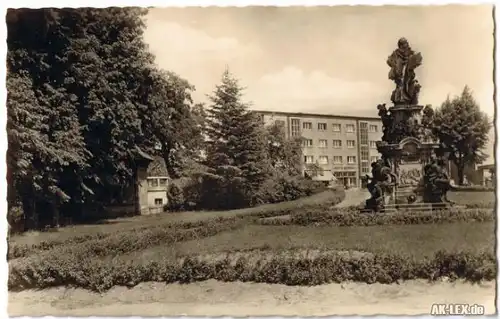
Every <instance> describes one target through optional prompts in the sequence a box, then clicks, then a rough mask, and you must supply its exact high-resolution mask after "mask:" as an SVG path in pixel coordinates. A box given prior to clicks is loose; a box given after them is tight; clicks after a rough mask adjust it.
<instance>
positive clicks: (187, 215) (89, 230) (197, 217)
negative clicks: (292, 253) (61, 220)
mask: <svg viewBox="0 0 500 319" xmlns="http://www.w3.org/2000/svg"><path fill="white" fill-rule="evenodd" d="M338 196H339V195H338V192H337V191H334V190H327V191H324V192H321V193H318V194H314V195H312V196H309V197H304V198H300V199H298V200H295V201H289V202H282V203H277V204H267V205H261V206H257V207H251V208H245V209H236V210H229V211H198V212H181V213H163V214H158V215H147V216H135V217H128V218H118V219H113V220H105V221H103V223H101V224H92V225H75V226H68V227H62V228H59V229H58V230H57V231H50V232H35V231H30V232H26V233H22V234H15V235H13V236H11V237H10V238H9V242H10V243H13V244H18V245H34V244H37V243H40V242H42V241H64V240H67V239H71V238H73V237H77V236H84V235H93V234H100V233H114V232H122V231H131V230H133V229H138V228H143V227H148V226H151V227H153V226H161V225H169V224H173V223H178V222H195V221H202V220H209V219H214V218H217V217H233V216H244V215H251V214H253V213H257V212H266V211H279V210H285V209H291V208H295V207H298V206H299V207H300V206H308V205H314V204H317V203H328V202H329V201H332V200H334V199H335V198H337V197H338Z"/></svg>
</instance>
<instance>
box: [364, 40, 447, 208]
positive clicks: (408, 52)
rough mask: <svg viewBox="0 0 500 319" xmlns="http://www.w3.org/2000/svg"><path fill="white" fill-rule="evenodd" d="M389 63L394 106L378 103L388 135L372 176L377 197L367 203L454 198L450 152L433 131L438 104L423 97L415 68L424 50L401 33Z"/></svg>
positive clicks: (372, 205) (376, 205)
mask: <svg viewBox="0 0 500 319" xmlns="http://www.w3.org/2000/svg"><path fill="white" fill-rule="evenodd" d="M387 64H388V65H389V67H390V71H389V79H390V80H392V81H394V83H395V84H396V88H395V89H394V91H393V92H392V95H391V101H392V103H393V106H391V107H389V108H387V107H386V105H385V104H380V105H378V106H377V108H378V114H379V116H380V118H381V119H382V124H383V136H382V140H381V141H379V142H377V150H378V151H379V153H380V154H381V155H382V159H381V160H379V161H377V162H375V163H372V176H371V177H369V176H368V175H367V176H366V178H367V179H368V180H369V183H368V184H367V187H368V190H369V192H370V194H371V198H370V199H368V200H367V201H366V206H365V209H368V210H370V211H375V212H376V211H384V210H386V209H387V208H388V207H391V208H396V209H397V208H401V207H410V206H412V205H413V206H418V204H419V203H426V204H429V205H431V206H434V207H435V206H443V205H445V204H448V203H449V201H448V200H447V199H446V192H447V191H448V190H449V188H450V182H449V178H448V175H447V172H446V171H447V169H446V164H447V158H446V157H447V152H446V150H445V149H444V148H442V147H441V146H440V144H439V143H437V141H436V140H435V139H434V138H433V136H432V131H431V129H430V123H431V121H432V117H433V114H434V112H433V110H432V107H431V106H430V105H427V106H425V107H424V106H423V105H420V104H419V100H418V96H419V93H420V89H421V86H420V84H419V83H418V81H417V79H416V74H415V69H416V68H418V67H419V66H420V65H421V64H422V55H421V54H420V53H419V52H415V51H413V50H412V48H411V47H410V44H409V43H408V41H407V40H406V39H405V38H401V39H399V41H398V47H397V49H396V50H394V51H393V52H392V54H391V55H390V56H389V58H388V59H387Z"/></svg>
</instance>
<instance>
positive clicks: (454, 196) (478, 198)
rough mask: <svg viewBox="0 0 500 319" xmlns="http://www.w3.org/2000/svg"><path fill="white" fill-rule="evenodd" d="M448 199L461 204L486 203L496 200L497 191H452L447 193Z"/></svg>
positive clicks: (493, 202)
mask: <svg viewBox="0 0 500 319" xmlns="http://www.w3.org/2000/svg"><path fill="white" fill-rule="evenodd" d="M447 196H448V199H449V200H451V201H453V202H455V203H457V204H459V205H467V204H468V205H485V204H492V207H494V204H495V202H496V195H495V192H487V191H484V192H478V191H476V192H474V191H452V192H448V194H447Z"/></svg>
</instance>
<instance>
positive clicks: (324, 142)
mask: <svg viewBox="0 0 500 319" xmlns="http://www.w3.org/2000/svg"><path fill="white" fill-rule="evenodd" d="M318 146H319V147H320V148H327V147H328V141H327V140H319V145H318Z"/></svg>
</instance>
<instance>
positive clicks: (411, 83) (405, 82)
mask: <svg viewBox="0 0 500 319" xmlns="http://www.w3.org/2000/svg"><path fill="white" fill-rule="evenodd" d="M387 64H388V65H389V66H390V67H391V70H390V71H389V79H391V80H393V81H394V83H395V84H396V89H394V91H393V92H392V96H391V101H392V102H393V103H394V105H417V104H418V95H419V92H420V88H421V86H420V84H419V83H418V81H417V79H416V78H415V69H416V68H417V67H419V66H420V65H421V64H422V55H421V54H420V53H415V52H414V51H413V50H412V49H411V47H410V44H409V43H408V41H407V40H406V39H405V38H401V39H399V41H398V48H397V49H396V50H394V52H393V53H392V54H391V55H390V56H389V58H388V59H387Z"/></svg>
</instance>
